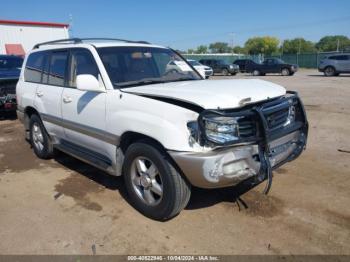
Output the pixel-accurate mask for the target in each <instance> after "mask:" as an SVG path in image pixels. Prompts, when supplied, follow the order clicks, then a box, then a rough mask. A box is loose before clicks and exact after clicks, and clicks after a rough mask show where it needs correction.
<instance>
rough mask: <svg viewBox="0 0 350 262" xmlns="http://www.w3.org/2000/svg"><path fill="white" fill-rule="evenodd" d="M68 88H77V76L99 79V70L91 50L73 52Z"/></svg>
mask: <svg viewBox="0 0 350 262" xmlns="http://www.w3.org/2000/svg"><path fill="white" fill-rule="evenodd" d="M68 72H69V77H68V86H70V87H77V76H78V75H83V74H88V75H93V76H94V77H96V79H98V72H99V71H98V68H97V65H96V62H95V59H94V57H93V56H92V54H91V53H90V51H89V50H86V49H77V50H74V49H73V50H72V51H71V59H70V67H69V70H68Z"/></svg>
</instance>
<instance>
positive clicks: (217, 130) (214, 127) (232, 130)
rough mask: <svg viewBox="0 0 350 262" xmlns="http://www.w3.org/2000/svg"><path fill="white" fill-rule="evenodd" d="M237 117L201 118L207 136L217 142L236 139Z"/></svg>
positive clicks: (237, 137)
mask: <svg viewBox="0 0 350 262" xmlns="http://www.w3.org/2000/svg"><path fill="white" fill-rule="evenodd" d="M238 119H239V117H224V116H217V117H205V118H204V119H203V120H204V126H205V132H206V136H207V138H208V139H209V140H210V141H212V142H215V143H218V144H225V143H227V142H232V141H236V140H238V139H239V129H238V122H237V121H238Z"/></svg>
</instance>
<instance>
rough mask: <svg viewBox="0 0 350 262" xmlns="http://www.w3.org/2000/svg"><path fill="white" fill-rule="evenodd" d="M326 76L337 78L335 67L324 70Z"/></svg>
mask: <svg viewBox="0 0 350 262" xmlns="http://www.w3.org/2000/svg"><path fill="white" fill-rule="evenodd" d="M324 75H325V76H335V75H336V72H335V69H334V67H332V66H327V67H326V68H325V70H324Z"/></svg>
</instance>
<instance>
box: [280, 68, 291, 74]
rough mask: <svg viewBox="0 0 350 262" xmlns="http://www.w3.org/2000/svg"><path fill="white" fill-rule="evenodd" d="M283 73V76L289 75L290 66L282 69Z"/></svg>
mask: <svg viewBox="0 0 350 262" xmlns="http://www.w3.org/2000/svg"><path fill="white" fill-rule="evenodd" d="M281 74H282V75H283V76H289V75H290V71H289V69H288V68H283V69H282V71H281Z"/></svg>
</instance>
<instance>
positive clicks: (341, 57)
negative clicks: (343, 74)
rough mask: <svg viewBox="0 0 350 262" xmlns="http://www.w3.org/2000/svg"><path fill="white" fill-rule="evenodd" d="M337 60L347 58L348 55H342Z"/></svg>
mask: <svg viewBox="0 0 350 262" xmlns="http://www.w3.org/2000/svg"><path fill="white" fill-rule="evenodd" d="M337 60H347V56H346V55H340V56H338V57H337Z"/></svg>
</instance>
